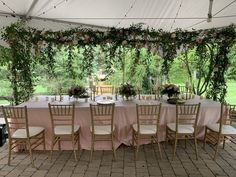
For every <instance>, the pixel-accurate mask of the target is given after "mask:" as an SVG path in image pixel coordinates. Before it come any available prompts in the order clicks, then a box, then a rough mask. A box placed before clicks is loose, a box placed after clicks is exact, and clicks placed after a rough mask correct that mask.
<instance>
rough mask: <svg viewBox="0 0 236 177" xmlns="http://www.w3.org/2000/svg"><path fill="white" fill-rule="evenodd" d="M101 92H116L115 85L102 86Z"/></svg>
mask: <svg viewBox="0 0 236 177" xmlns="http://www.w3.org/2000/svg"><path fill="white" fill-rule="evenodd" d="M100 92H101V95H102V94H112V95H113V94H114V87H113V86H100Z"/></svg>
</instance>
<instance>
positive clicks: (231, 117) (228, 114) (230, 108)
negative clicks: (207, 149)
mask: <svg viewBox="0 0 236 177" xmlns="http://www.w3.org/2000/svg"><path fill="white" fill-rule="evenodd" d="M232 122H236V105H225V104H224V103H221V107H220V118H219V121H218V123H219V124H220V126H219V132H220V133H222V126H223V125H230V124H232Z"/></svg>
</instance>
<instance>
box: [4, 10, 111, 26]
mask: <svg viewBox="0 0 236 177" xmlns="http://www.w3.org/2000/svg"><path fill="white" fill-rule="evenodd" d="M0 16H5V17H6V18H7V17H13V18H19V19H22V20H31V19H35V20H42V21H51V22H55V23H62V24H68V25H75V26H79V27H87V28H94V29H97V30H108V29H110V28H109V27H106V26H99V25H91V24H85V23H78V22H69V21H63V20H57V19H51V18H42V17H34V16H29V17H28V18H27V19H26V16H25V15H20V14H16V13H9V12H0Z"/></svg>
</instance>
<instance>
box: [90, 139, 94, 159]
mask: <svg viewBox="0 0 236 177" xmlns="http://www.w3.org/2000/svg"><path fill="white" fill-rule="evenodd" d="M93 151H94V135H92V141H91V150H90V162H91V161H92V158H93Z"/></svg>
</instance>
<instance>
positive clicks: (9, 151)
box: [8, 139, 12, 166]
mask: <svg viewBox="0 0 236 177" xmlns="http://www.w3.org/2000/svg"><path fill="white" fill-rule="evenodd" d="M11 147H12V141H11V140H10V139H9V146H8V165H9V166H10V164H11Z"/></svg>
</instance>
